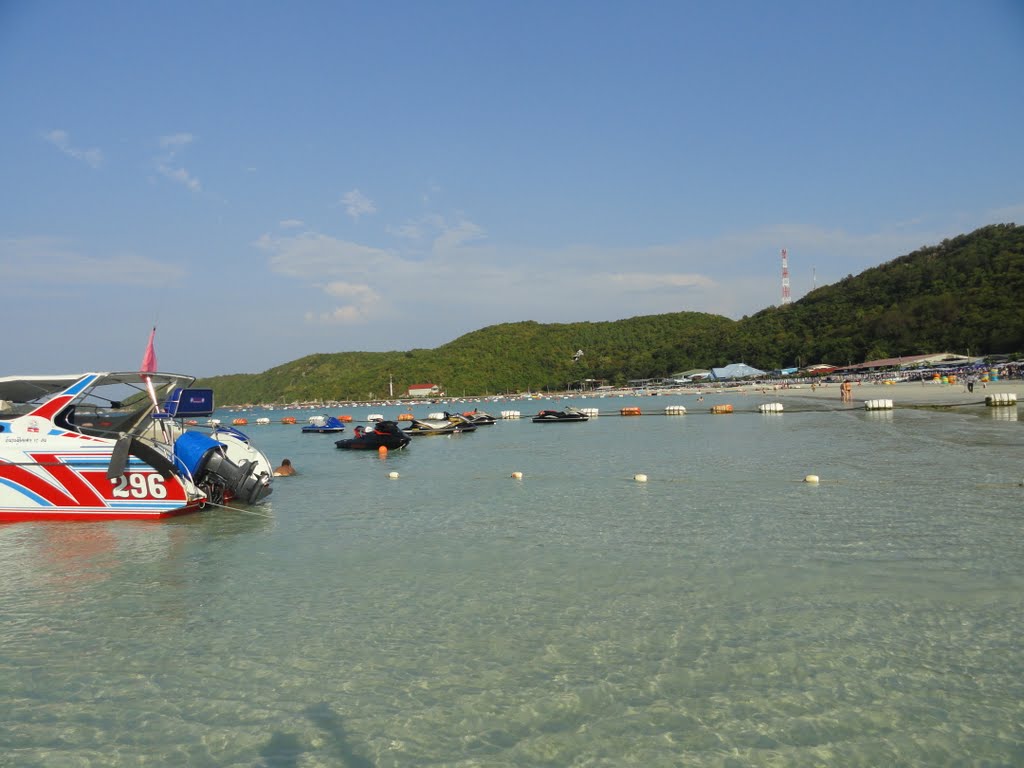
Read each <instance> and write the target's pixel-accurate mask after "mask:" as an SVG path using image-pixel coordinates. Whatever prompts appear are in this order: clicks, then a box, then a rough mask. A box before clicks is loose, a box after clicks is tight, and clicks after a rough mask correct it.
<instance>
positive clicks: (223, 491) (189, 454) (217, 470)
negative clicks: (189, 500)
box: [174, 431, 271, 504]
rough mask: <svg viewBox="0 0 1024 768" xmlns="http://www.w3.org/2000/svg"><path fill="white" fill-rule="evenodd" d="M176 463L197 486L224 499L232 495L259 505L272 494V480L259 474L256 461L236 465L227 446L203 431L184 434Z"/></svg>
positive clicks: (178, 444) (176, 447)
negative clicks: (228, 452)
mask: <svg viewBox="0 0 1024 768" xmlns="http://www.w3.org/2000/svg"><path fill="white" fill-rule="evenodd" d="M174 460H175V463H176V464H178V466H180V467H182V468H183V469H184V470H185V471H187V472H188V474H189V475H190V476H191V477H192V480H193V482H195V484H196V485H198V486H201V487H204V488H209V489H211V490H214V491H215V493H216V495H219V496H220V498H224V496H225V495H230V497H231V498H233V499H237V500H238V501H241V502H242V503H244V504H255V503H256V502H257V501H259V500H260V499H262V498H264V497H265V496H269V495H270V491H271V488H270V478H269V477H268V476H267V474H266V473H265V472H257V471H256V470H257V469H258V467H257V465H256V462H255V461H242V462H241V463H235V462H234V461H232V460H231V459H229V458H228V456H227V451H226V450H225V446H224V445H223V444H221V443H219V442H217V441H216V440H214V439H213V438H211V437H208V436H207V435H204V434H203V433H202V432H194V431H188V432H183V433H182V434H181V436H180V437H179V438H178V439H177V440H175V441H174ZM210 495H211V496H213V495H214V494H210Z"/></svg>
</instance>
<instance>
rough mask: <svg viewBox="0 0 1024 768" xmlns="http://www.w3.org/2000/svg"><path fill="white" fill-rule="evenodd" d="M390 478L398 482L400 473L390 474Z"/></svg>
mask: <svg viewBox="0 0 1024 768" xmlns="http://www.w3.org/2000/svg"><path fill="white" fill-rule="evenodd" d="M388 477H390V478H391V479H392V480H397V479H398V473H397V472H388Z"/></svg>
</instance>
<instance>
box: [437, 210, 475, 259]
mask: <svg viewBox="0 0 1024 768" xmlns="http://www.w3.org/2000/svg"><path fill="white" fill-rule="evenodd" d="M485 237H486V233H485V232H484V230H483V227H480V226H478V225H476V224H474V223H473V222H471V221H467V220H466V219H462V218H460V219H459V221H458V222H456V223H455V224H454V225H451V226H448V225H444V226H443V228H442V231H441V233H440V234H439V235H438V236H437V237H436V238H435V239H434V252H435V253H446V252H451V251H454V250H456V249H458V248H461V247H462V246H463V245H465V244H467V243H472V242H475V241H477V240H483V239H484V238H485Z"/></svg>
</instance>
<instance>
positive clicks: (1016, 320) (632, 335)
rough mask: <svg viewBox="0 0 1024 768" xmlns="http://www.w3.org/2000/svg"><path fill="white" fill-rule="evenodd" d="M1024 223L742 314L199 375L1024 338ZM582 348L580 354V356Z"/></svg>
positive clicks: (514, 334)
mask: <svg viewBox="0 0 1024 768" xmlns="http://www.w3.org/2000/svg"><path fill="white" fill-rule="evenodd" d="M1022 307H1024V227H1018V226H1015V225H1013V224H999V225H992V226H988V227H984V228H982V229H979V230H976V231H975V232H972V233H971V234H969V235H961V236H959V237H956V238H953V239H951V240H946V241H943V242H942V243H941V244H939V245H937V246H931V247H927V248H922V249H920V250H918V251H915V252H914V253H911V254H908V255H906V256H901V257H900V258H898V259H895V260H893V261H891V262H888V263H886V264H883V265H881V266H879V267H875V268H872V269H869V270H866V271H865V272H863V273H861V274H860V275H857V276H856V277H854V276H852V275H851V276H848V277H846V278H845V279H843V280H841V281H839V282H838V283H835V284H832V285H828V286H824V287H822V288H819V289H817V290H815V291H813V292H811V293H809V294H807V295H806V296H804V297H803V298H802V299H800V300H799V301H796V302H794V303H792V304H791V305H789V306H785V307H772V308H769V309H765V310H762V311H761V312H758V313H757V314H755V315H753V316H751V317H745V318H743V319H742V320H738V321H737V320H730V319H729V318H726V317H721V316H718V315H710V314H705V313H699V312H677V313H671V314H663V315H649V316H644V317H633V318H629V319H625V320H616V321H613V322H599V323H590V322H583V323H556V324H540V323H536V322H532V321H524V322H519V323H504V324H501V325H494V326H490V327H487V328H482V329H480V330H478V331H473V332H472V333H468V334H466V335H464V336H460V337H459V338H457V339H455V340H454V341H451V342H449V343H447V344H444V345H442V346H440V347H437V348H436V349H413V350H409V351H405V352H337V353H324V354H316V355H309V356H307V357H303V358H300V359H298V360H295V361H292V362H289V363H286V364H284V365H280V366H278V367H276V368H272V369H270V370H268V371H265V372H263V373H260V374H235V375H230V376H217V377H213V378H209V379H204V380H202V381H200V382H199V386H206V387H212V388H213V389H214V390H216V393H217V400H218V402H219V403H221V404H224V405H229V404H238V403H256V402H293V401H296V400H299V401H308V400H317V399H323V400H364V399H373V398H384V397H386V396H387V395H388V388H389V382H393V386H394V391H395V393H396V395H399V394H401V395H404V394H405V392H406V391H407V389H408V388H409V386H410V385H414V384H420V383H426V382H429V383H433V384H439V385H441V386H442V387H443V388H444V389H445V391H446V392H447V393H448V394H449V395H453V396H461V395H464V394H465V395H471V394H472V395H482V394H495V393H500V392H516V391H527V390H530V391H541V390H545V389H548V390H563V389H565V388H566V387H567V385H568V384H570V383H571V382H574V381H579V380H582V379H601V380H605V381H607V382H608V383H612V384H623V383H625V382H626V381H627V380H629V379H636V378H654V377H662V376H669V375H671V374H672V373H675V372H678V371H682V370H686V369H688V368H698V367H702V368H708V367H712V366H721V365H725V364H727V363H730V362H736V361H743V362H746V363H748V364H750V365H753V366H756V367H758V368H763V369H766V370H769V369H773V368H779V367H786V366H797V365H807V364H810V363H815V362H829V363H832V364H835V365H846V364H848V363H851V362H853V363H856V362H861V361H863V360H867V359H876V358H882V357H894V356H897V355H913V354H919V353H926V352H935V351H947V350H948V351H955V352H962V353H967V352H968V351H970V353H971V354H975V355H980V354H999V353H1014V352H1020V351H1022V350H1024V312H1022ZM577 349H582V350H584V355H583V356H582V357H581V358H580V359H579V360H578V361H574V360H573V353H574V352H576V350H577Z"/></svg>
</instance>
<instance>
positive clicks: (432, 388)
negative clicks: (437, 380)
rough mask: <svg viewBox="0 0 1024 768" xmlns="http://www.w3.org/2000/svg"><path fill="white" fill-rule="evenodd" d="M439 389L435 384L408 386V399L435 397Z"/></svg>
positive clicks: (439, 392)
mask: <svg viewBox="0 0 1024 768" xmlns="http://www.w3.org/2000/svg"><path fill="white" fill-rule="evenodd" d="M440 394H441V387H439V386H438V385H437V384H412V385H410V386H409V397H437V396H438V395H440Z"/></svg>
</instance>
